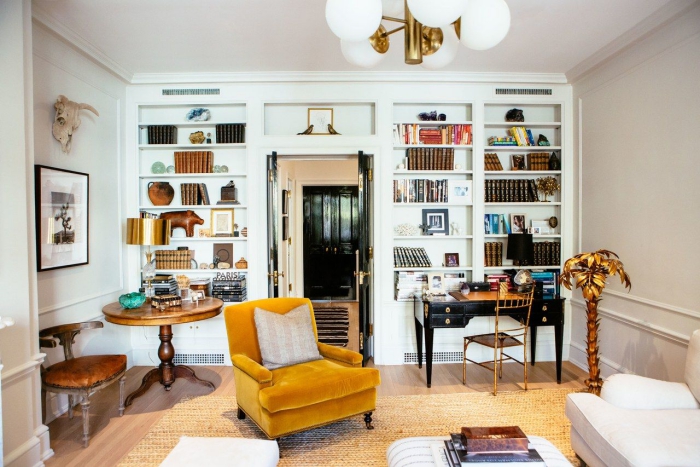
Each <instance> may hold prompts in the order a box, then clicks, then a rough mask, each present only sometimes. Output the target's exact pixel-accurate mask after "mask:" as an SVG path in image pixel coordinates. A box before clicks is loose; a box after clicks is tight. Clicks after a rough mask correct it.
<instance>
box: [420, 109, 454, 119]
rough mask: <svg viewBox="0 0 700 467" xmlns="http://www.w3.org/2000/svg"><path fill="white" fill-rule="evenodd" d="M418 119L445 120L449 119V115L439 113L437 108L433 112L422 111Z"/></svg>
mask: <svg viewBox="0 0 700 467" xmlns="http://www.w3.org/2000/svg"><path fill="white" fill-rule="evenodd" d="M418 120H420V121H422V122H437V121H440V122H444V121H445V120H447V115H445V114H438V113H437V110H433V111H431V112H421V113H419V114H418Z"/></svg>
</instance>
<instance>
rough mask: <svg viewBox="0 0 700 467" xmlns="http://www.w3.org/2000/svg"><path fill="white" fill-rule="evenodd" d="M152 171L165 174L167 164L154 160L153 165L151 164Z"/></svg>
mask: <svg viewBox="0 0 700 467" xmlns="http://www.w3.org/2000/svg"><path fill="white" fill-rule="evenodd" d="M151 172H152V173H154V174H164V173H165V164H163V163H162V162H160V161H158V162H154V163H153V165H152V166H151Z"/></svg>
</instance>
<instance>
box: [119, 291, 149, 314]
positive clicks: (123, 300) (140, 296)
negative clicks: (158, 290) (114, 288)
mask: <svg viewBox="0 0 700 467" xmlns="http://www.w3.org/2000/svg"><path fill="white" fill-rule="evenodd" d="M145 301H146V294H144V293H141V292H131V293H127V294H124V295H121V296H119V304H120V305H121V306H123V307H124V308H126V309H128V310H129V309H132V308H138V307H140V306H141V305H143V303H144V302H145Z"/></svg>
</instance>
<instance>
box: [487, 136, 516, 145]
mask: <svg viewBox="0 0 700 467" xmlns="http://www.w3.org/2000/svg"><path fill="white" fill-rule="evenodd" d="M488 143H489V146H517V145H518V142H517V141H515V138H513V137H512V136H490V137H489V139H488Z"/></svg>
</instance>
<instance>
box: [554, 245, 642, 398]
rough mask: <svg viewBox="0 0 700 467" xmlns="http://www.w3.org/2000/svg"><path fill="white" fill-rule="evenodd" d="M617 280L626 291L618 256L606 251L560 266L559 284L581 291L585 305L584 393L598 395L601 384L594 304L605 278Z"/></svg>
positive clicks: (626, 278)
mask: <svg viewBox="0 0 700 467" xmlns="http://www.w3.org/2000/svg"><path fill="white" fill-rule="evenodd" d="M616 274H617V275H618V276H620V283H621V284H623V285H624V286H625V288H627V289H630V288H631V287H632V282H631V281H630V277H629V275H628V274H627V273H626V272H625V268H624V265H623V264H622V261H620V259H619V256H617V254H615V253H613V252H612V251H609V250H597V251H594V252H592V253H580V254H578V255H576V256H574V257H573V258H569V259H567V260H566V262H565V263H564V268H563V269H562V273H561V276H560V277H559V283H560V284H561V285H563V286H564V287H566V288H567V289H569V290H571V287H572V284H574V286H575V287H576V288H577V289H579V288H580V289H581V292H582V293H583V298H584V300H585V301H586V328H587V333H586V342H587V345H586V355H587V356H588V379H587V380H586V381H585V384H587V385H588V392H590V393H592V394H595V395H597V396H599V395H600V390H601V389H602V387H603V380H602V379H601V377H600V368H599V366H598V365H599V362H600V358H599V357H598V326H599V325H600V322H599V320H598V302H600V300H601V298H600V296H601V294H602V293H603V289H604V288H605V282H606V280H607V278H608V277H609V276H614V275H616Z"/></svg>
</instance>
